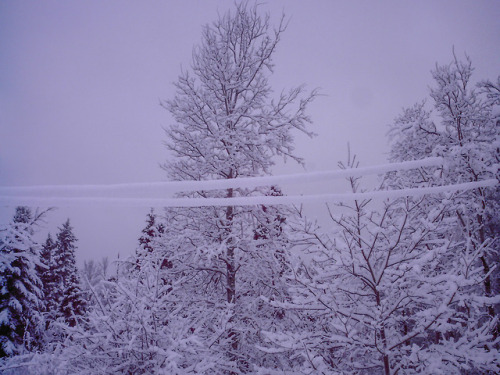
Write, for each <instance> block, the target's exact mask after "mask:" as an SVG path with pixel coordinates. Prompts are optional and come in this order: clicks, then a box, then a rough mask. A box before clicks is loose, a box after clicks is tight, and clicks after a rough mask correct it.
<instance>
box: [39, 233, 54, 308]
mask: <svg viewBox="0 0 500 375" xmlns="http://www.w3.org/2000/svg"><path fill="white" fill-rule="evenodd" d="M56 247H57V244H56V242H55V241H54V240H53V239H52V236H51V234H50V233H49V234H48V235H47V239H46V240H45V243H44V244H43V245H42V248H41V251H40V263H41V266H38V267H37V269H38V275H39V277H40V280H41V281H42V290H43V295H44V301H45V312H46V313H47V312H48V313H51V312H53V311H56V310H57V303H56V299H55V295H54V290H55V287H56V269H55V265H54V255H55V249H56Z"/></svg>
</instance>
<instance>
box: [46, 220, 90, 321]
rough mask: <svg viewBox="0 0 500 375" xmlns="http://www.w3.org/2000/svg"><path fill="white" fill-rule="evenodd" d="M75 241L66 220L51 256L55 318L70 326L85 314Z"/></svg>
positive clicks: (71, 229)
mask: <svg viewBox="0 0 500 375" xmlns="http://www.w3.org/2000/svg"><path fill="white" fill-rule="evenodd" d="M76 241H77V238H76V237H75V235H74V234H73V227H72V226H71V224H70V221H69V219H68V220H67V221H66V222H65V223H64V224H63V226H62V227H61V228H59V232H58V233H57V240H56V246H55V249H54V254H53V265H54V274H55V283H54V285H53V290H52V295H53V296H54V302H55V303H56V304H57V317H64V319H65V321H66V322H67V323H69V324H70V325H74V324H76V321H77V318H78V317H80V316H82V315H83V314H84V312H85V301H84V298H83V295H82V290H81V286H80V281H79V277H78V270H77V268H76V259H75V249H76V245H75V242H76Z"/></svg>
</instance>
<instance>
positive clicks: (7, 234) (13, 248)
mask: <svg viewBox="0 0 500 375" xmlns="http://www.w3.org/2000/svg"><path fill="white" fill-rule="evenodd" d="M34 221H35V220H34V218H33V215H32V212H31V210H30V209H29V208H28V207H17V208H16V212H15V215H14V218H13V220H12V222H11V223H9V224H8V225H6V226H5V227H3V228H1V229H0V357H5V356H11V355H15V354H18V353H20V352H22V351H23V350H24V349H31V348H32V347H35V346H37V345H38V344H39V342H38V332H39V327H40V324H41V316H40V313H39V311H40V310H41V308H42V300H41V298H42V291H41V282H40V279H39V278H38V276H37V272H36V265H37V264H38V263H39V254H38V245H37V244H36V243H35V242H34V240H33V239H32V236H33V232H34V231H33V224H34Z"/></svg>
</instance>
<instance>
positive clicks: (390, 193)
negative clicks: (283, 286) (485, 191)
mask: <svg viewBox="0 0 500 375" xmlns="http://www.w3.org/2000/svg"><path fill="white" fill-rule="evenodd" d="M497 184H498V181H497V180H496V179H490V180H483V181H475V182H466V183H462V184H453V185H444V186H432V187H425V188H412V189H400V190H378V191H371V192H365V193H344V194H313V195H289V196H251V197H248V196H246V197H234V198H113V197H37V196H0V205H2V206H17V205H27V206H46V207H49V206H91V205H96V206H129V207H206V206H252V205H281V204H287V205H289V204H300V203H312V202H335V201H336V202H339V201H346V200H351V201H352V200H362V199H374V198H375V199H377V198H378V199H387V198H393V199H394V198H399V197H407V196H422V195H426V194H439V193H447V192H455V191H464V190H471V189H477V188H480V187H493V186H495V185H497Z"/></svg>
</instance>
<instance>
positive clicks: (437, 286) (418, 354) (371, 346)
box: [273, 161, 499, 375]
mask: <svg viewBox="0 0 500 375" xmlns="http://www.w3.org/2000/svg"><path fill="white" fill-rule="evenodd" d="M355 166H356V163H355V162H354V161H351V162H350V163H349V165H348V167H349V168H351V167H355ZM350 184H351V187H352V190H353V192H359V189H360V186H359V179H357V178H351V179H350ZM453 197H455V196H454V195H453V194H451V193H450V194H447V195H445V196H439V197H436V199H434V200H433V205H432V207H429V206H428V199H429V197H427V196H424V197H420V198H418V199H417V198H411V197H408V198H399V199H390V200H387V201H385V202H371V201H370V200H354V201H353V202H352V203H347V202H346V203H343V204H341V205H338V206H335V207H329V212H330V217H331V219H332V228H330V229H331V232H330V235H329V236H326V235H324V234H323V235H322V234H321V232H320V231H319V230H318V228H315V227H314V226H313V225H310V224H307V222H306V225H304V226H303V227H302V228H300V230H299V228H297V229H298V232H299V233H301V237H302V245H303V246H304V245H307V248H306V252H307V253H308V255H307V256H306V257H305V261H304V263H303V264H301V265H299V266H298V267H296V272H295V274H296V283H297V284H296V289H295V292H294V294H293V296H294V307H295V309H301V310H304V311H307V312H308V316H309V318H310V319H311V321H312V322H313V324H312V325H311V326H310V327H306V331H303V332H299V334H295V335H292V334H288V335H287V336H284V335H283V336H281V337H280V336H276V337H274V338H273V341H274V344H275V346H276V347H289V348H298V347H300V346H299V345H301V346H303V350H302V353H303V354H302V355H303V356H304V357H305V358H306V359H307V361H306V362H304V364H305V369H304V370H305V371H308V372H314V373H335V374H336V373H338V374H379V373H380V374H386V375H388V374H396V373H402V374H414V373H445V374H454V373H460V372H461V371H464V372H467V373H471V372H472V373H474V372H475V371H478V372H480V373H481V372H482V371H493V372H494V371H496V369H497V366H499V362H498V351H497V350H496V349H495V348H494V345H495V342H496V340H495V338H494V335H493V333H492V331H493V330H494V327H495V320H494V319H491V318H489V317H488V314H487V313H486V311H485V309H484V306H485V304H491V303H493V302H494V301H495V298H484V297H483V296H482V295H481V293H479V294H478V293H477V291H478V287H479V286H480V285H481V283H482V282H483V280H484V275H483V274H482V269H481V267H480V266H479V265H478V263H477V261H478V257H479V256H480V251H477V250H476V249H474V248H473V247H472V245H471V243H470V242H468V243H464V242H463V241H462V240H461V238H457V236H456V233H454V231H453V228H456V227H457V222H456V218H455V212H454V207H455V206H454V205H453V204H452V200H451V199H450V198H453ZM496 299H498V298H496Z"/></svg>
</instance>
